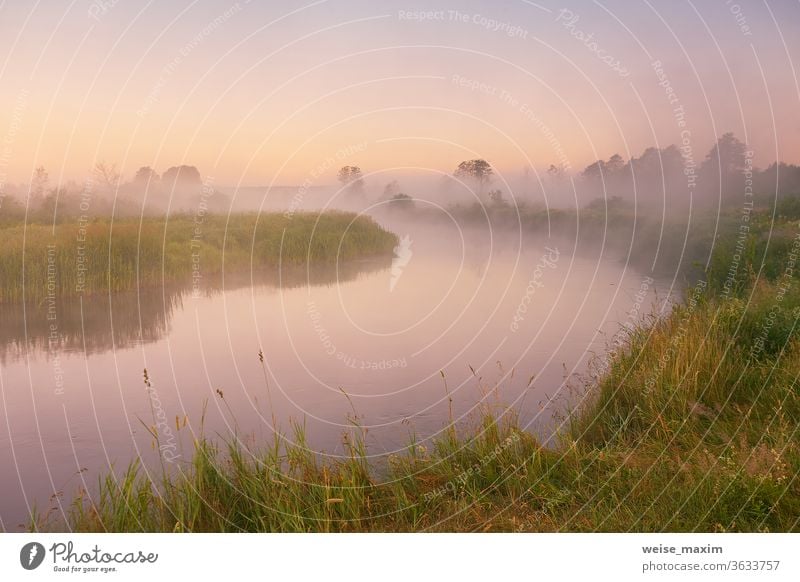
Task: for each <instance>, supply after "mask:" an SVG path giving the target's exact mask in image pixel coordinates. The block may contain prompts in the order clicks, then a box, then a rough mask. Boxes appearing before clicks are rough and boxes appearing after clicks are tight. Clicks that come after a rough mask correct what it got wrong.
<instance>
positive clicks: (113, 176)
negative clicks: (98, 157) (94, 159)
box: [94, 162, 121, 192]
mask: <svg viewBox="0 0 800 582" xmlns="http://www.w3.org/2000/svg"><path fill="white" fill-rule="evenodd" d="M94 175H95V179H96V180H97V182H98V183H99V186H100V187H101V188H102V189H104V190H106V191H108V192H114V191H116V189H117V188H118V187H119V180H120V178H121V176H120V173H119V172H118V171H117V166H116V165H115V164H111V165H110V166H109V165H107V164H106V163H105V162H98V163H97V164H95V166H94Z"/></svg>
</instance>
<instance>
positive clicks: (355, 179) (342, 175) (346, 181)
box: [337, 166, 364, 188]
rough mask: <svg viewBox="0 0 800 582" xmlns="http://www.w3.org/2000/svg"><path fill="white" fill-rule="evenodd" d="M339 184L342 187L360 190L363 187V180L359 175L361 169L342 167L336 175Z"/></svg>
mask: <svg viewBox="0 0 800 582" xmlns="http://www.w3.org/2000/svg"><path fill="white" fill-rule="evenodd" d="M337 178H338V179H339V182H341V183H342V186H354V187H356V188H361V187H362V186H363V185H364V178H363V175H362V174H361V168H359V167H358V166H344V167H342V168H340V169H339V173H338V174H337Z"/></svg>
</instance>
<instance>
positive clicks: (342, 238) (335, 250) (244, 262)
mask: <svg viewBox="0 0 800 582" xmlns="http://www.w3.org/2000/svg"><path fill="white" fill-rule="evenodd" d="M395 244H396V238H395V236H394V235H393V234H391V233H389V232H387V231H385V230H384V229H382V228H381V227H380V226H379V225H378V224H377V223H375V222H374V221H373V220H372V219H370V218H368V217H366V216H358V217H356V216H355V215H353V214H348V213H340V212H328V213H322V214H319V213H308V214H306V213H297V214H294V215H293V216H291V217H287V216H284V215H283V214H261V215H257V214H238V215H232V216H230V217H227V216H221V215H213V214H207V215H205V216H203V217H201V218H199V219H197V218H195V217H193V216H173V217H170V219H169V220H168V221H167V220H166V219H164V218H153V217H148V218H143V219H141V220H139V219H121V220H115V221H113V222H110V221H108V220H105V219H92V220H90V221H86V222H80V221H74V222H61V223H59V224H56V225H55V226H52V225H44V224H28V225H25V224H15V225H8V224H6V225H4V226H2V227H0V303H3V302H14V301H21V300H23V299H24V300H26V301H42V300H44V299H45V298H48V297H57V298H62V299H63V298H67V297H70V296H75V295H91V294H94V293H99V292H107V291H109V290H110V291H125V290H129V289H135V288H137V287H154V286H161V285H166V284H171V283H188V282H192V281H193V280H197V281H202V280H204V279H212V278H214V277H217V276H219V275H220V274H221V273H222V272H223V269H224V271H225V273H233V272H237V271H243V270H247V271H249V270H250V269H251V268H252V269H254V270H260V269H263V268H267V267H273V266H275V265H277V264H279V263H281V264H286V265H298V264H304V263H307V262H311V263H317V262H325V263H334V262H335V261H337V260H349V259H356V258H362V257H367V256H373V255H391V252H392V248H393V247H394V245H395Z"/></svg>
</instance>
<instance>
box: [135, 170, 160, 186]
mask: <svg viewBox="0 0 800 582" xmlns="http://www.w3.org/2000/svg"><path fill="white" fill-rule="evenodd" d="M133 183H134V184H135V185H136V186H137V187H139V188H145V189H146V188H152V187H153V186H155V185H156V184H158V174H157V173H156V171H155V170H154V169H153V168H151V167H150V166H143V167H141V168H139V169H138V170H136V175H135V176H134V177H133Z"/></svg>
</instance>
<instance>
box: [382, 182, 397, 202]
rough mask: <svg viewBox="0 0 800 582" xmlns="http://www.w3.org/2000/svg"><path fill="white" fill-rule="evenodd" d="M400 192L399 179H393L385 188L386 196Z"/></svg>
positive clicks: (389, 196)
mask: <svg viewBox="0 0 800 582" xmlns="http://www.w3.org/2000/svg"><path fill="white" fill-rule="evenodd" d="M398 193H400V183H399V182H398V181H397V180H392V181H391V182H389V183H388V184H386V186H385V187H384V188H383V197H384V198H393V197H395V196H396V195H397V194H398Z"/></svg>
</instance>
